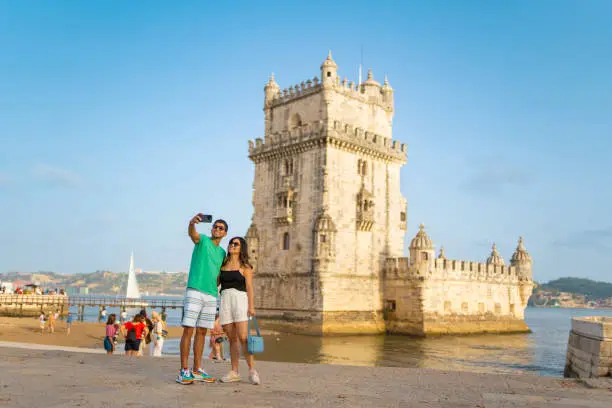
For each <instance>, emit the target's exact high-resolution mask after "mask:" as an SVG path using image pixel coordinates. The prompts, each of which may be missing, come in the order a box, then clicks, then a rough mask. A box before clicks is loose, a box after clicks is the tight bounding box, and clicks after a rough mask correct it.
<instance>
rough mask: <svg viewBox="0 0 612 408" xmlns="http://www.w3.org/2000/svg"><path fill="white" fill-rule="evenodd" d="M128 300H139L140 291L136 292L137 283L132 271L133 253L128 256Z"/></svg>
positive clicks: (134, 271)
mask: <svg viewBox="0 0 612 408" xmlns="http://www.w3.org/2000/svg"><path fill="white" fill-rule="evenodd" d="M125 296H126V297H127V298H128V299H140V290H138V281H137V280H136V270H134V253H133V252H132V255H131V256H130V270H129V272H128V282H127V293H126V295H125Z"/></svg>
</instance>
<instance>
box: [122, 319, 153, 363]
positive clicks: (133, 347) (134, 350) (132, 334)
mask: <svg viewBox="0 0 612 408" xmlns="http://www.w3.org/2000/svg"><path fill="white" fill-rule="evenodd" d="M122 334H123V337H124V338H125V355H126V356H137V355H138V350H139V349H140V343H141V342H142V338H143V337H144V336H145V335H146V334H147V325H146V324H145V323H144V317H142V316H141V315H140V314H137V315H136V316H134V320H133V321H131V322H127V323H125V324H124V325H123V327H122Z"/></svg>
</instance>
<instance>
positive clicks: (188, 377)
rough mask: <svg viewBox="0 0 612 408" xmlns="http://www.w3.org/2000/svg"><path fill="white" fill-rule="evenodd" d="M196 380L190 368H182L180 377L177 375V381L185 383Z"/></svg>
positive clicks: (191, 382)
mask: <svg viewBox="0 0 612 408" xmlns="http://www.w3.org/2000/svg"><path fill="white" fill-rule="evenodd" d="M194 381H195V378H194V376H193V374H192V373H191V371H189V370H181V371H180V372H179V375H178V377H176V382H177V383H179V384H183V385H187V384H193V382H194Z"/></svg>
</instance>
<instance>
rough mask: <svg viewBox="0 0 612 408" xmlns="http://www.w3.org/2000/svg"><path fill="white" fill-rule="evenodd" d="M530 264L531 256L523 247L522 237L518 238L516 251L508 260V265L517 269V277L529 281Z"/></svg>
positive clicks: (530, 276) (530, 277) (530, 275)
mask: <svg viewBox="0 0 612 408" xmlns="http://www.w3.org/2000/svg"><path fill="white" fill-rule="evenodd" d="M531 264H532V261H531V256H530V255H529V252H527V250H526V249H525V246H524V245H523V237H519V241H518V245H517V247H516V251H514V253H513V254H512V258H511V259H510V265H512V266H515V267H516V268H517V274H518V276H519V277H522V278H523V279H527V280H531V279H532V273H531Z"/></svg>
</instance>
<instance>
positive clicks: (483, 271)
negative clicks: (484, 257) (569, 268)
mask: <svg viewBox="0 0 612 408" xmlns="http://www.w3.org/2000/svg"><path fill="white" fill-rule="evenodd" d="M384 277H385V278H386V279H414V280H424V279H441V280H445V281H450V280H454V281H470V282H482V283H487V282H489V283H501V282H506V283H518V282H522V281H525V282H529V281H531V279H530V278H529V277H528V276H522V274H521V271H520V270H519V268H517V267H515V266H507V265H493V264H487V263H485V262H474V261H460V260H451V259H433V260H431V261H427V262H423V263H421V264H419V265H414V264H411V263H410V258H407V257H405V258H387V260H386V261H385V268H384Z"/></svg>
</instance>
